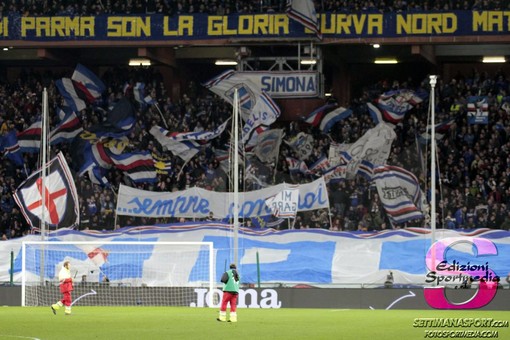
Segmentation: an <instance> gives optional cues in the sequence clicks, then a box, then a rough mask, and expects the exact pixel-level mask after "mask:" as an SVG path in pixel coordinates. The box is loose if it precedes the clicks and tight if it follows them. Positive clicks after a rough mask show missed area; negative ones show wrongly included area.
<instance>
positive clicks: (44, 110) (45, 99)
mask: <svg viewBox="0 0 510 340" xmlns="http://www.w3.org/2000/svg"><path fill="white" fill-rule="evenodd" d="M42 106H43V107H42V117H41V130H42V131H41V196H42V198H41V220H40V230H41V241H44V240H45V238H46V216H45V215H46V214H45V209H46V208H45V207H46V164H47V162H48V160H47V159H48V153H47V151H48V150H47V134H48V119H47V117H48V92H47V90H46V88H44V89H43V96H42Z"/></svg>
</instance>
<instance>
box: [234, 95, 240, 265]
mask: <svg viewBox="0 0 510 340" xmlns="http://www.w3.org/2000/svg"><path fill="white" fill-rule="evenodd" d="M233 123H234V211H233V212H234V263H235V264H236V265H239V263H238V255H239V239H238V237H239V93H238V91H237V89H235V91H234V121H233Z"/></svg>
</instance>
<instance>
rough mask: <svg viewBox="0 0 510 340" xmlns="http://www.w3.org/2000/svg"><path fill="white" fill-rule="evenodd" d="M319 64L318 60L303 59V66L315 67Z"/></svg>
mask: <svg viewBox="0 0 510 340" xmlns="http://www.w3.org/2000/svg"><path fill="white" fill-rule="evenodd" d="M315 64H317V60H316V59H301V65H315Z"/></svg>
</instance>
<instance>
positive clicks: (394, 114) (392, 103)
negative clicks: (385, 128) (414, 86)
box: [367, 89, 423, 125]
mask: <svg viewBox="0 0 510 340" xmlns="http://www.w3.org/2000/svg"><path fill="white" fill-rule="evenodd" d="M422 101H423V100H422V99H421V98H420V97H418V96H417V95H416V94H415V93H414V91H411V90H405V89H402V90H395V91H388V92H385V93H383V94H381V95H380V96H379V98H377V99H376V100H375V101H374V102H375V104H376V105H377V107H376V106H374V105H372V104H371V103H368V104H367V105H368V110H369V112H370V114H371V116H372V119H373V120H374V122H375V123H376V124H377V123H380V122H386V123H389V124H392V125H397V124H398V123H400V122H401V121H402V119H404V116H405V114H406V113H407V112H408V111H409V110H411V109H412V108H413V107H414V106H416V105H417V104H419V103H421V102H422Z"/></svg>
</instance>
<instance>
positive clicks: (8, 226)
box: [0, 0, 510, 239]
mask: <svg viewBox="0 0 510 340" xmlns="http://www.w3.org/2000/svg"><path fill="white" fill-rule="evenodd" d="M505 3H506V2H503V1H409V2H405V1H386V2H377V3H375V2H365V1H363V2H361V1H350V2H340V1H327V0H324V1H316V5H317V8H318V11H344V10H349V11H356V10H363V11H364V10H382V11H386V10H409V9H419V8H423V9H426V10H436V9H437V10H446V9H500V8H501V7H503V6H504V5H505ZM284 6H285V1H275V0H273V1H247V0H246V1H214V0H212V1H206V0H201V1H164V0H159V1H126V2H122V1H99V0H97V1H30V0H27V1H12V2H0V7H1V12H2V15H4V16H6V15H9V14H13V13H18V14H23V15H39V14H41V15H57V14H75V15H76V14H79V15H83V14H88V15H90V14H99V13H122V14H127V13H164V14H169V15H170V14H178V13H196V12H205V13H215V14H228V13H242V12H250V13H254V12H264V11H268V10H274V11H283V9H284ZM507 6H508V5H507ZM62 76H63V75H62V74H53V73H51V71H48V72H46V73H39V72H33V71H29V70H22V71H21V74H20V76H19V77H18V78H17V79H16V80H15V81H8V80H6V79H2V80H1V81H0V133H1V134H5V133H7V132H8V131H10V130H11V129H16V130H17V131H18V132H20V131H23V130H25V129H26V128H27V127H28V126H30V124H32V123H33V122H35V121H36V120H37V119H40V117H41V98H40V97H41V96H40V94H41V92H42V89H43V88H44V87H47V88H48V90H49V94H50V98H49V102H50V103H52V104H51V108H50V111H51V112H54V111H55V108H56V107H57V106H59V105H60V104H62V98H61V97H60V95H59V94H58V91H57V90H56V88H55V85H54V81H55V80H57V79H59V78H61V77H62ZM100 77H101V79H102V80H103V81H104V82H105V83H106V84H107V86H108V89H107V93H106V95H105V96H104V98H105V102H104V105H105V106H107V105H109V104H112V103H113V102H114V101H115V100H116V99H118V98H120V97H122V96H123V95H124V86H125V84H126V82H131V83H134V82H136V81H141V82H144V83H145V84H146V85H147V88H148V91H149V92H150V93H151V95H152V96H153V98H157V100H158V104H159V105H158V108H159V109H161V113H162V114H161V113H160V112H159V110H156V109H155V108H154V107H149V108H145V109H143V110H142V109H141V108H140V110H139V112H138V116H137V117H138V121H137V124H136V126H135V128H134V129H133V131H132V133H131V134H130V135H129V145H128V149H129V150H151V151H152V152H153V154H155V155H157V156H158V157H161V158H163V159H167V160H168V161H169V162H170V163H171V164H172V167H171V170H168V171H166V172H162V173H160V174H159V175H158V182H157V183H156V184H155V185H152V184H144V185H138V186H139V187H141V188H142V189H150V190H153V191H174V190H183V189H186V188H188V187H192V186H200V187H203V188H207V189H210V190H215V191H226V190H228V189H229V186H228V182H229V179H228V176H227V174H226V172H225V171H224V170H223V169H222V168H221V166H220V164H219V162H218V160H217V159H216V157H215V154H214V150H215V149H221V148H224V146H225V145H226V144H227V143H228V136H227V134H223V135H222V136H221V137H219V138H217V139H214V140H213V141H212V142H211V145H210V146H208V147H205V148H204V149H203V150H202V152H201V153H200V154H198V155H197V156H195V158H194V159H193V160H192V161H191V162H189V163H187V164H184V162H183V161H182V160H181V159H180V158H178V157H175V156H172V155H171V154H170V153H169V152H164V151H163V150H162V149H161V146H160V145H159V144H158V143H157V142H156V141H155V140H154V138H153V137H152V135H150V134H149V130H150V128H151V127H152V126H154V125H159V126H165V125H167V126H168V127H169V129H170V130H171V131H176V132H185V131H200V130H206V131H211V130H213V129H214V128H216V127H217V126H218V124H220V123H221V122H223V121H225V119H227V118H228V117H229V116H230V114H231V107H230V105H229V104H227V103H226V102H224V101H223V100H221V99H220V98H218V97H216V96H214V95H212V94H211V92H209V91H208V90H206V89H204V88H202V87H201V86H199V85H197V83H190V84H189V87H188V88H187V89H186V90H185V91H184V93H183V95H182V97H181V98H180V100H178V101H176V102H174V101H172V100H171V98H170V96H169V94H168V93H167V92H166V89H165V87H164V85H163V81H162V76H161V74H159V73H158V72H156V71H155V70H154V69H152V68H150V67H149V68H131V69H125V68H112V69H109V70H108V71H107V72H105V73H104V74H101V75H100ZM204 80H205V79H200V80H199V81H204ZM400 81H401V80H400ZM509 82H510V80H509V78H508V75H506V74H505V73H503V72H502V71H501V72H497V73H495V74H488V73H484V72H478V71H477V70H470V71H466V73H464V74H458V75H456V76H455V77H453V78H452V79H449V80H443V79H440V80H439V82H438V85H437V88H436V90H437V105H436V115H437V117H436V122H438V121H439V122H442V121H448V120H449V119H454V122H455V123H454V124H453V125H452V126H451V127H450V129H449V130H448V131H445V132H444V137H443V138H442V139H441V140H439V141H438V150H437V151H438V159H439V160H441V161H440V164H439V168H440V171H439V174H438V180H439V186H438V189H437V197H439V199H438V205H437V208H438V223H439V227H444V228H450V229H458V228H467V229H472V228H485V227H486V228H492V229H497V228H500V229H506V230H508V229H510V209H509V208H510V139H509V133H510V120H509V117H510V116H509V115H510V104H509V103H508V93H509V91H510V88H509V85H510V83H509ZM397 88H407V89H412V90H424V91H428V90H429V88H428V82H427V79H425V80H423V81H421V82H420V81H416V80H415V81H413V80H405V81H404V82H401V83H399V81H394V80H393V79H385V80H381V81H380V82H378V83H376V84H374V85H373V86H369V87H367V88H366V91H364V93H363V95H362V96H360V97H359V98H353V99H352V101H351V108H352V109H353V111H354V114H353V115H352V116H351V117H350V118H348V119H346V120H344V121H342V122H339V123H337V124H336V126H335V127H334V129H333V130H332V131H331V134H330V136H326V135H323V134H321V133H320V131H319V130H318V129H314V128H311V127H310V126H309V125H307V124H304V123H302V122H293V123H291V124H281V127H282V128H284V129H285V135H286V136H287V137H292V136H294V135H296V134H297V133H299V132H300V131H305V132H307V133H310V134H311V135H313V136H314V143H315V145H314V146H315V147H314V153H313V156H312V157H311V158H310V159H309V160H308V161H307V163H312V162H313V161H314V160H316V159H318V158H319V157H320V156H321V154H327V152H328V148H329V143H330V141H331V140H333V141H336V142H343V143H352V142H354V141H356V140H357V139H358V138H359V137H361V136H362V135H363V133H364V132H365V131H366V130H368V129H369V128H371V127H373V125H374V123H373V121H372V119H371V118H370V115H369V114H368V113H367V109H366V102H368V101H370V100H371V99H373V98H374V96H375V95H377V94H380V93H383V92H385V91H388V90H391V89H397ZM473 95H480V96H484V97H486V98H487V100H488V103H489V117H490V118H489V123H488V124H487V125H470V124H468V122H467V118H466V110H467V109H466V107H467V101H468V98H469V97H471V96H473ZM142 111H143V112H142ZM427 112H428V106H427V102H426V101H425V102H423V104H421V105H418V106H417V107H416V108H414V109H413V110H412V111H411V112H410V113H409V114H407V115H406V118H405V119H404V121H403V122H402V123H401V124H399V125H398V126H397V127H396V133H397V136H398V137H397V140H395V142H394V144H393V149H392V155H391V157H390V160H389V161H388V163H389V164H395V165H402V166H403V167H405V168H409V167H412V168H413V171H414V172H415V173H417V172H419V169H420V166H419V164H417V163H416V161H415V160H414V159H413V156H414V155H415V154H416V153H415V152H413V151H410V149H411V148H412V147H415V146H414V144H413V143H414V141H415V135H416V133H418V134H420V133H423V132H425V130H426V126H427V120H426V118H427ZM162 116H163V117H164V120H165V122H163V121H162V119H163V118H162ZM80 119H81V121H82V124H83V127H84V129H87V127H90V126H92V125H94V124H96V123H98V122H100V121H101V120H102V117H101V116H100V113H98V112H97V111H94V110H91V109H87V110H84V111H83V112H81V113H80ZM275 125H278V123H276V124H275ZM59 150H61V151H63V152H64V153H65V154H66V155H67V156H68V157H69V146H68V145H64V144H63V145H59V146H58V148H57V149H55V150H54V152H57V151H59ZM286 156H291V157H295V158H297V156H296V155H295V154H294V151H293V150H292V149H291V148H289V147H287V146H285V144H283V145H282V150H281V152H280V155H279V159H278V162H277V165H276V171H275V170H274V169H273V168H272V167H270V166H267V165H264V164H261V163H260V164H255V165H254V166H255V168H256V170H254V173H255V174H256V176H257V177H259V178H258V180H259V181H247V182H244V183H243V185H244V186H245V187H244V189H245V190H253V189H257V188H259V186H260V182H264V183H266V184H267V185H273V184H277V183H282V182H287V183H302V182H308V181H311V180H313V179H314V177H313V176H310V175H305V174H301V173H291V172H289V169H288V165H287V163H286V161H285V157H286ZM24 158H25V168H23V169H21V168H17V167H15V166H14V165H13V164H12V163H10V162H9V161H7V160H6V158H5V157H2V162H0V191H1V192H0V194H1V197H0V214H1V216H0V236H1V237H2V239H8V238H13V237H19V236H22V235H24V234H26V233H28V232H30V229H29V226H28V224H27V223H26V221H25V219H24V218H23V216H22V214H21V212H20V210H19V208H18V206H17V205H16V204H15V202H14V199H13V196H12V195H13V192H14V191H15V190H16V188H17V187H18V186H19V184H20V183H21V182H22V181H23V180H24V179H25V178H26V176H27V174H30V173H31V172H32V171H33V170H35V169H36V167H37V161H38V155H36V154H24ZM273 173H274V174H275V175H274V176H272V175H266V174H273ZM419 178H420V180H421V184H422V187H423V188H424V189H425V190H426V188H427V187H428V185H429V181H428V180H427V174H426V173H421V174H419ZM75 180H76V183H77V189H78V193H79V199H80V202H79V203H80V215H81V216H80V219H81V224H80V226H79V228H80V229H86V228H90V229H98V230H102V229H106V230H111V229H114V228H116V227H118V226H122V227H124V226H134V225H144V224H160V223H172V222H179V221H178V220H176V219H169V218H168V219H153V220H147V219H139V218H136V219H135V218H119V219H117V218H116V216H115V202H116V198H115V195H116V192H115V190H116V188H117V187H118V185H119V183H122V182H125V181H126V179H125V177H124V176H123V174H122V172H120V171H118V170H111V171H110V173H109V174H108V180H109V182H110V183H112V187H108V188H107V187H102V186H99V185H95V184H92V183H91V182H90V180H89V179H88V178H86V177H76V176H75ZM129 184H130V185H133V183H129ZM328 189H329V197H330V203H331V209H330V210H329V211H327V210H320V211H315V212H307V213H299V214H298V216H297V218H296V220H295V221H293V222H292V225H289V224H288V223H287V222H285V223H282V224H280V225H279V228H288V227H292V228H323V229H330V230H348V231H356V230H360V231H370V230H381V229H391V228H399V227H409V226H427V225H428V224H427V223H428V221H427V220H420V221H413V222H410V223H408V224H405V225H400V226H394V225H392V224H391V223H390V222H389V220H388V218H387V217H386V215H385V213H384V209H383V207H382V205H381V202H380V200H379V198H378V195H377V191H376V190H375V188H374V187H373V186H371V184H370V183H368V182H367V181H366V180H365V179H364V178H362V177H359V176H358V177H356V178H354V179H352V180H342V181H335V182H331V183H330V184H329V185H328ZM429 194H430V193H429ZM246 224H247V225H251V224H252V221H246Z"/></svg>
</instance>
